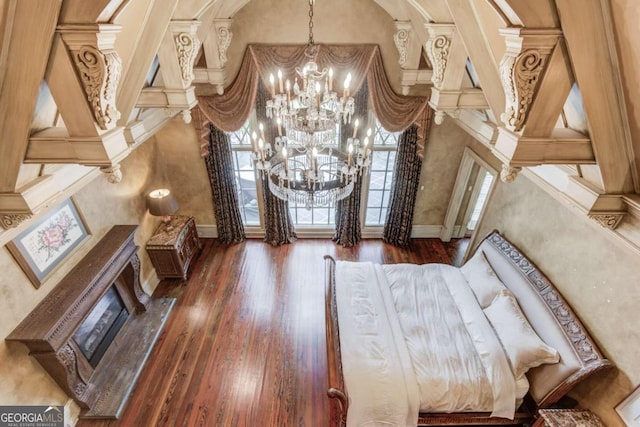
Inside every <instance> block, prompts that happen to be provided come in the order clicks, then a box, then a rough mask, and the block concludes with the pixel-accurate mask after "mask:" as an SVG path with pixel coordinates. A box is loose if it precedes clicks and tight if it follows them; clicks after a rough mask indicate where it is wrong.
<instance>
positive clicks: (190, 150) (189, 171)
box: [156, 117, 216, 225]
mask: <svg viewBox="0 0 640 427" xmlns="http://www.w3.org/2000/svg"><path fill="white" fill-rule="evenodd" d="M156 141H157V144H158V153H157V154H158V157H159V162H161V163H162V164H163V165H164V167H165V168H166V171H167V172H166V182H167V186H168V187H169V188H172V189H176V191H175V192H174V194H175V196H176V199H177V200H178V203H180V209H179V211H178V213H181V212H184V213H186V214H189V215H193V216H194V217H195V219H196V223H197V224H207V225H213V224H215V223H216V220H215V216H214V213H213V201H212V199H211V185H209V176H208V174H207V168H206V166H205V163H204V160H203V159H202V157H200V140H199V138H198V135H197V134H196V131H195V129H194V127H193V125H191V124H185V123H184V122H183V121H182V120H181V119H180V118H179V117H175V118H174V119H173V120H171V121H170V122H169V123H167V125H166V126H165V127H164V128H162V130H161V131H160V132H158V133H157V134H156Z"/></svg>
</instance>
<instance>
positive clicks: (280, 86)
mask: <svg viewBox="0 0 640 427" xmlns="http://www.w3.org/2000/svg"><path fill="white" fill-rule="evenodd" d="M278 86H279V89H280V92H279V93H282V92H284V90H283V89H282V70H278Z"/></svg>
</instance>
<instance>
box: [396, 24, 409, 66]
mask: <svg viewBox="0 0 640 427" xmlns="http://www.w3.org/2000/svg"><path fill="white" fill-rule="evenodd" d="M395 24H396V32H395V33H394V34H393V43H394V44H395V45H396V49H398V55H399V58H398V64H400V68H405V66H406V65H407V56H408V54H407V50H408V46H409V35H410V34H411V22H410V21H396V22H395Z"/></svg>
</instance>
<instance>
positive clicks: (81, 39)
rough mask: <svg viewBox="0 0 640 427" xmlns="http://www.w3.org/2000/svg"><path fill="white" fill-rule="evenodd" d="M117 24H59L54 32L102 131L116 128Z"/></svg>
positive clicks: (117, 112)
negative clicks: (72, 64)
mask: <svg viewBox="0 0 640 427" xmlns="http://www.w3.org/2000/svg"><path fill="white" fill-rule="evenodd" d="M120 29H121V26H119V25H113V24H99V25H62V26H60V27H59V28H58V32H59V33H60V36H61V38H62V40H63V42H64V44H65V46H66V48H67V50H68V51H69V53H70V55H71V57H72V60H73V63H74V65H75V68H76V72H77V74H78V76H79V78H80V82H81V84H82V86H83V87H84V91H85V94H86V100H87V102H88V103H89V106H90V108H91V110H92V112H93V117H94V119H95V121H96V123H97V124H98V126H99V127H100V129H102V130H110V129H113V128H115V127H116V122H117V121H118V119H119V118H120V112H119V111H118V109H117V106H116V91H117V88H118V82H119V81H120V76H121V74H122V60H121V59H120V55H118V52H116V50H115V49H114V43H115V39H116V35H117V34H118V33H119V32H120Z"/></svg>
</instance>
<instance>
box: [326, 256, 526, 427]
mask: <svg viewBox="0 0 640 427" xmlns="http://www.w3.org/2000/svg"><path fill="white" fill-rule="evenodd" d="M336 297H337V302H338V322H339V328H340V347H341V352H342V364H343V372H344V379H345V386H346V388H347V394H348V395H349V398H350V406H349V411H348V414H347V417H348V418H347V425H348V426H361V425H367V426H373V425H384V426H388V425H394V426H415V425H416V423H417V417H418V411H419V410H422V411H425V412H462V411H486V412H492V415H494V416H499V417H505V418H513V414H514V411H515V402H516V397H517V396H516V384H515V379H514V377H513V374H512V373H511V369H510V367H509V365H508V362H507V359H506V356H505V354H504V352H503V350H502V347H501V346H500V343H499V341H498V339H497V338H496V336H495V334H494V332H493V329H492V328H491V326H490V324H489V323H488V321H487V319H486V317H485V316H484V314H483V312H482V309H481V308H480V306H479V305H478V303H477V301H476V299H475V296H474V295H473V292H472V291H471V289H470V288H469V286H468V284H467V282H466V280H465V278H464V276H463V275H462V274H461V273H460V271H459V269H457V268H455V267H451V266H447V265H443V264H427V265H412V264H400V265H384V266H383V265H377V264H371V263H352V262H344V261H339V262H338V263H337V264H336ZM413 313H418V315H417V316H416V315H415V314H413ZM434 348H438V349H439V350H438V351H433V350H434Z"/></svg>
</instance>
